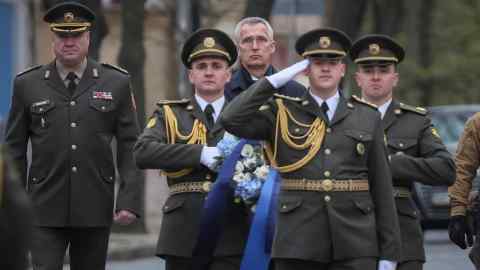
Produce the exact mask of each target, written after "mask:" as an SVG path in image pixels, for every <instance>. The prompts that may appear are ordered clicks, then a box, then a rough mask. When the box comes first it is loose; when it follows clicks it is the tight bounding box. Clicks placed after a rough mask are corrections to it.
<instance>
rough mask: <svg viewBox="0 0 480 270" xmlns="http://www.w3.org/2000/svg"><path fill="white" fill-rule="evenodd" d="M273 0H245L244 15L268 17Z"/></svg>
mask: <svg viewBox="0 0 480 270" xmlns="http://www.w3.org/2000/svg"><path fill="white" fill-rule="evenodd" d="M274 4H275V0H247V6H246V8H245V15H244V17H261V18H264V19H266V20H268V19H270V15H271V13H272V8H273V5H274Z"/></svg>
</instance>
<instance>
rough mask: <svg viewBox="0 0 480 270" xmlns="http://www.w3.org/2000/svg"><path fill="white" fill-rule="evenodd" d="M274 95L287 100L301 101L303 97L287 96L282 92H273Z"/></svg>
mask: <svg viewBox="0 0 480 270" xmlns="http://www.w3.org/2000/svg"><path fill="white" fill-rule="evenodd" d="M273 96H274V97H277V98H281V99H286V100H291V101H301V100H302V99H301V98H299V97H291V96H286V95H281V94H277V93H275V94H273Z"/></svg>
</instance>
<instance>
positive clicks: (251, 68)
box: [225, 17, 306, 100]
mask: <svg viewBox="0 0 480 270" xmlns="http://www.w3.org/2000/svg"><path fill="white" fill-rule="evenodd" d="M234 39H235V42H236V44H237V49H238V59H239V61H238V64H239V65H238V69H237V70H236V71H235V72H233V74H232V79H231V80H230V82H228V83H227V84H226V85H225V97H226V99H227V100H232V99H233V98H234V97H236V96H238V95H239V94H241V93H242V92H243V91H245V90H247V88H248V87H250V85H252V84H253V83H254V82H255V81H257V80H258V79H260V78H263V77H264V76H268V75H272V74H273V73H275V72H277V70H276V69H275V68H274V67H273V65H272V60H273V54H274V53H275V50H276V42H275V39H274V33H273V28H272V26H271V25H270V23H268V21H267V20H265V19H263V18H260V17H247V18H244V19H242V20H241V21H240V22H238V23H237V25H236V26H235V32H234ZM278 91H279V93H280V94H283V95H287V96H294V97H296V96H302V95H303V94H304V93H305V91H306V90H305V87H303V85H301V84H300V83H298V82H296V81H293V80H292V81H289V82H288V83H287V84H286V85H284V86H283V87H281V88H280V89H279V90H278Z"/></svg>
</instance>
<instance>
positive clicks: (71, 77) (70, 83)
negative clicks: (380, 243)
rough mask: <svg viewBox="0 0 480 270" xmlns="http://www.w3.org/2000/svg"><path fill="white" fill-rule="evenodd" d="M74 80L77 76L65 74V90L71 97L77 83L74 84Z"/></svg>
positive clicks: (70, 73)
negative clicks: (66, 82)
mask: <svg viewBox="0 0 480 270" xmlns="http://www.w3.org/2000/svg"><path fill="white" fill-rule="evenodd" d="M75 79H77V75H75V73H73V72H69V73H68V74H67V81H68V84H67V89H68V90H69V91H70V94H72V95H73V93H74V92H75V88H77V83H75Z"/></svg>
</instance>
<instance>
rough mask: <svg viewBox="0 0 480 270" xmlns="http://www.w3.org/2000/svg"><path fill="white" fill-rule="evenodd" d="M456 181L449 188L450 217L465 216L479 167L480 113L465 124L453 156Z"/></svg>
mask: <svg viewBox="0 0 480 270" xmlns="http://www.w3.org/2000/svg"><path fill="white" fill-rule="evenodd" d="M455 165H456V172H457V173H456V180H455V183H454V184H453V186H451V187H449V189H448V193H449V196H450V204H451V209H450V211H451V213H450V214H451V215H452V216H455V215H465V214H466V211H467V206H469V195H470V191H472V183H473V179H474V178H475V176H476V175H477V169H478V167H479V166H480V113H476V114H475V115H473V116H472V117H471V118H470V119H469V120H468V121H467V123H466V124H465V129H464V130H463V133H462V136H461V137H460V140H459V142H458V146H457V154H456V156H455Z"/></svg>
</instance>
